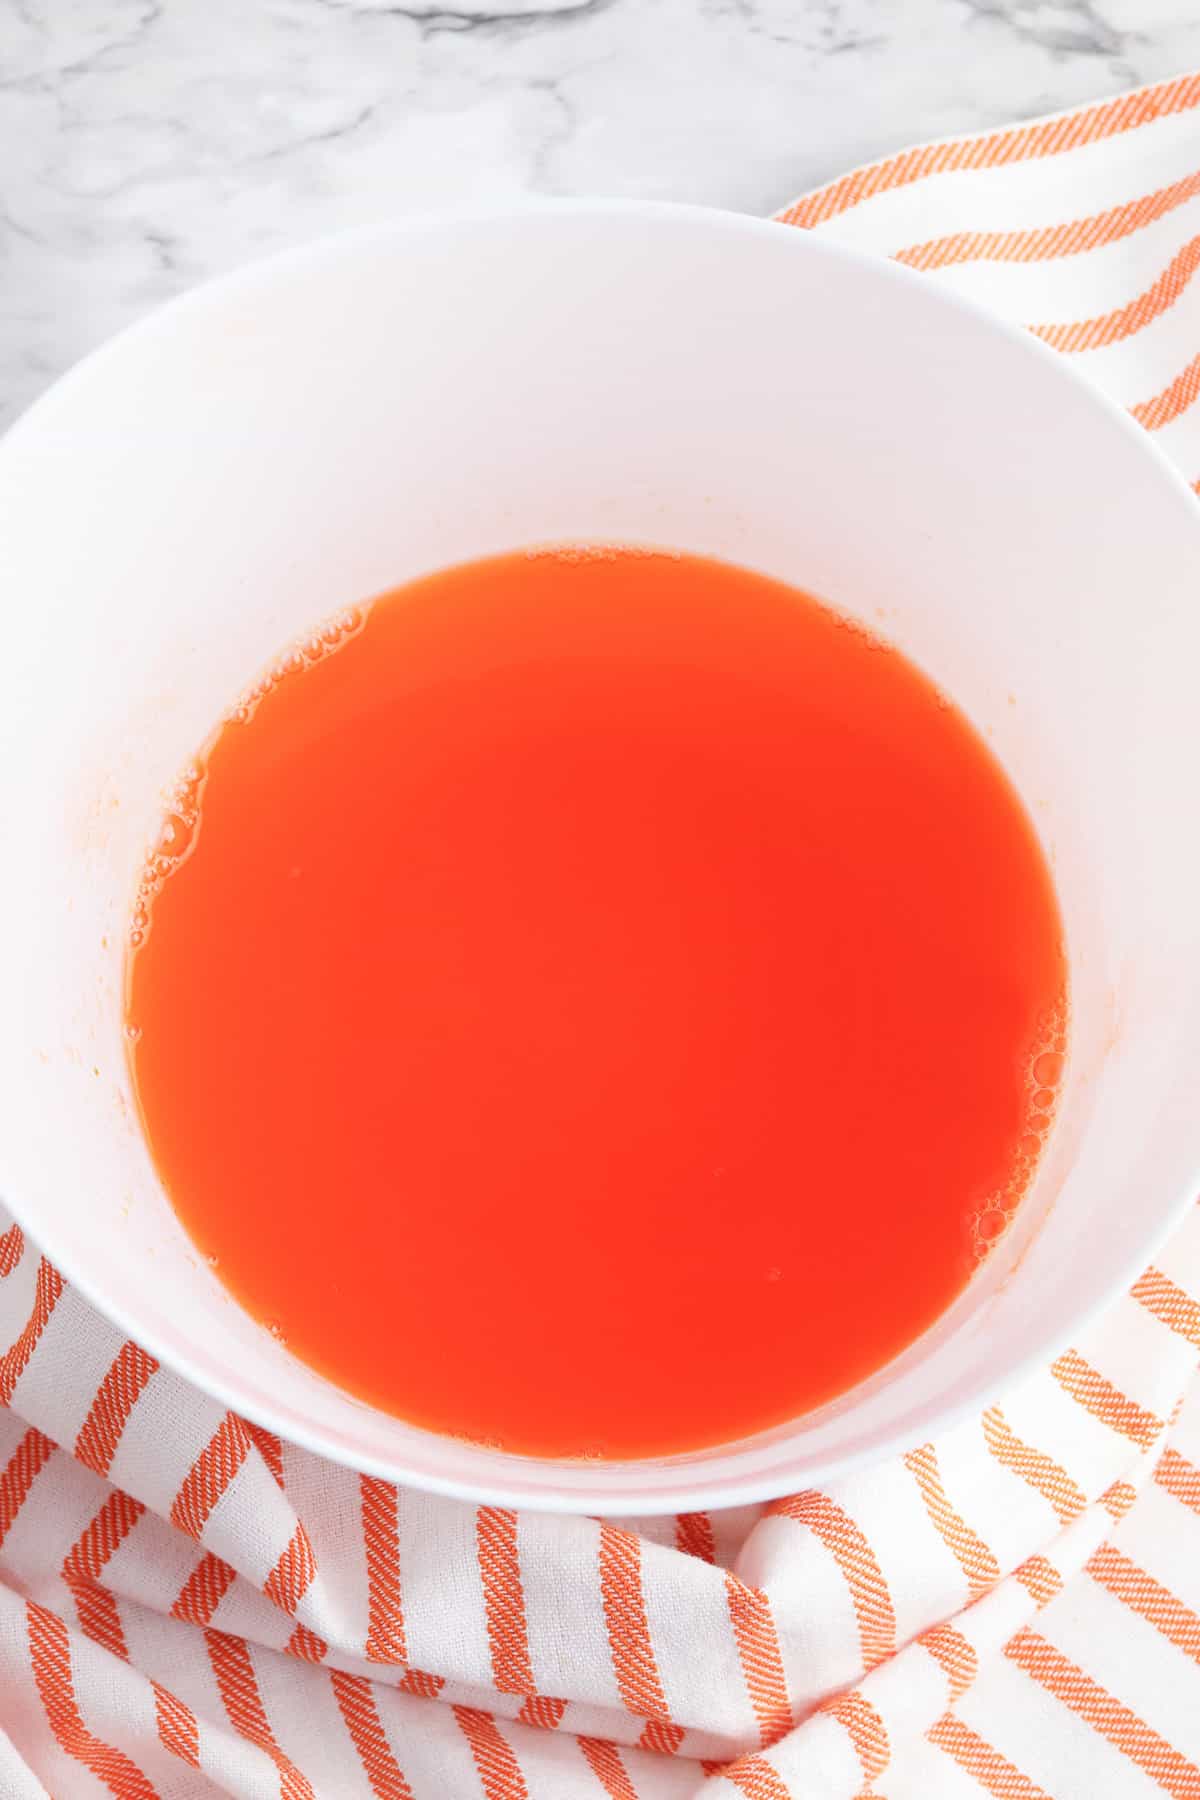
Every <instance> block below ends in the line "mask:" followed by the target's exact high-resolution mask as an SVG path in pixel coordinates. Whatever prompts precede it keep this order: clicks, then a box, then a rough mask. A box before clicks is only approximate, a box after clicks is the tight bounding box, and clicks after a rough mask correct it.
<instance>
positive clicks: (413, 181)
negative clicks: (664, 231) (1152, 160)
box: [0, 0, 1200, 422]
mask: <svg viewBox="0 0 1200 1800" xmlns="http://www.w3.org/2000/svg"><path fill="white" fill-rule="evenodd" d="M1194 65H1200V11H1198V10H1197V8H1196V7H1195V5H1194V0H508V3H506V0H445V3H444V4H443V3H439V0H408V3H406V4H399V3H397V0H0V422H3V421H7V420H9V419H11V418H12V417H13V416H15V415H16V414H17V413H18V412H19V411H20V410H21V409H22V407H23V406H25V405H26V404H27V403H28V402H29V401H30V400H31V399H32V398H33V397H34V396H35V395H36V394H37V393H38V392H39V391H40V389H41V388H43V387H44V386H45V385H46V384H47V383H48V382H49V381H51V380H52V379H53V378H54V377H55V376H56V375H57V374H58V373H59V372H60V371H61V370H62V369H64V368H66V367H67V366H68V365H69V364H70V363H71V362H73V361H74V360H75V359H76V358H77V357H78V356H80V355H81V354H82V353H83V352H84V351H86V350H87V349H89V348H91V347H92V346H93V345H94V344H96V343H98V342H99V341H100V340H101V339H103V338H104V337H106V336H108V335H109V334H110V333H111V332H113V331H115V330H117V329H118V328H119V327H121V326H122V325H125V324H127V323H129V322H130V321H131V320H133V319H135V318H137V317H138V316H139V315H140V314H141V313H143V312H144V311H146V310H147V308H149V307H150V306H152V305H153V304H155V303H156V302H157V301H160V300H162V299H165V298H167V297H168V296H169V295H171V294H174V293H177V292H179V291H180V290H181V289H183V288H186V287H188V286H190V285H192V284H193V283H195V282H197V281H199V280H201V279H202V278H203V277H205V276H206V275H209V274H213V273H216V272H218V271H220V270H223V269H227V268H230V267H232V266H234V265H235V264H237V263H239V262H242V261H245V260H246V259H248V258H250V257H252V256H256V255H261V254H263V253H264V252H266V251H269V250H272V249H276V248H279V247H281V246H284V245H288V244H292V243H296V242H299V241H301V240H303V239H305V238H308V237H312V236H314V235H316V234H318V233H321V232H326V231H330V230H333V229H336V228H338V227H341V226H347V225H353V224H360V223H365V222H371V221H376V220H380V219H386V218H388V217H391V216H395V215H397V214H401V213H404V212H410V211H413V210H419V209H424V208H428V207H430V206H439V205H448V204H455V203H460V204H469V203H471V202H480V201H484V202H486V201H494V200H497V199H504V198H505V197H509V196H514V195H520V194H523V193H529V192H535V193H541V194H621V195H640V196H646V197H653V198H660V199H678V200H693V201H700V202H703V203H706V204H712V205H721V206H731V207H737V208H741V209H743V210H746V211H751V212H760V213H762V212H768V211H770V210H771V209H772V208H774V207H776V206H778V205H780V204H781V203H782V202H783V201H785V200H787V199H788V198H789V197H791V196H792V195H794V194H796V193H798V192H800V191H801V190H803V189H804V188H805V187H808V186H811V185H813V184H814V183H816V182H818V181H821V180H823V179H825V178H827V177H828V176H830V175H833V174H835V173H838V172H840V171H841V170H843V169H845V168H846V167H848V166H851V165H853V164H855V163H858V162H862V161H864V160H865V159H867V158H869V157H872V156H875V155H878V154H880V153H882V152H884V151H887V150H890V149H893V148H897V147H899V146H901V145H903V144H906V143H910V142H913V141H915V140H919V139H921V138H926V137H934V136H941V135H945V134H947V133H952V132H959V131H970V130H976V129H981V128H984V127H987V126H990V125H993V124H997V123H999V122H1001V121H1004V120H1008V119H1011V118H1018V117H1028V116H1031V115H1033V114H1036V113H1039V112H1045V111H1048V110H1052V109H1054V108H1057V107H1063V106H1069V105H1073V104H1075V103H1077V102H1079V101H1083V100H1087V99H1092V98H1095V97H1097V96H1100V95H1103V94H1108V93H1112V92H1115V91H1117V90H1119V89H1121V88H1124V87H1129V86H1132V85H1135V84H1137V83H1140V82H1145V81H1153V80H1158V79H1161V78H1163V77H1166V76H1170V75H1175V74H1178V73H1181V72H1182V71H1183V70H1185V69H1188V68H1190V67H1192V66H1194Z"/></svg>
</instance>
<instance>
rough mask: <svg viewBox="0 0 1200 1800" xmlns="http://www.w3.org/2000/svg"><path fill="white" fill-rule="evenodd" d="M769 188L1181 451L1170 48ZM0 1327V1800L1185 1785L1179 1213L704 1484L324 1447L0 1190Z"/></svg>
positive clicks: (1188, 1678)
mask: <svg viewBox="0 0 1200 1800" xmlns="http://www.w3.org/2000/svg"><path fill="white" fill-rule="evenodd" d="M782 218H783V220H784V221H785V222H786V223H787V224H789V225H795V226H803V227H806V228H808V229H811V230H815V231H820V232H822V233H824V234H826V235H828V236H830V237H834V238H838V239H840V240H841V241H843V242H846V243H854V244H858V245H860V246H863V247H866V248H868V249H871V250H873V251H876V252H878V253H880V254H883V255H888V256H892V257H895V258H897V259H898V260H899V261H901V262H904V263H907V264H908V265H909V266H910V267H912V268H914V269H918V270H922V271H925V272H926V273H927V275H928V278H929V279H930V280H934V281H941V282H945V283H947V284H948V285H950V286H953V287H955V288H957V289H959V290H961V291H962V292H964V293H966V294H969V295H972V296H974V297H975V298H976V299H978V300H979V301H981V302H982V303H983V304H984V305H986V306H989V307H992V308H994V309H995V310H996V311H998V312H1000V313H1003V314H1004V315H1005V316H1006V317H1007V318H1009V319H1012V320H1015V321H1018V322H1019V323H1021V324H1023V325H1025V326H1027V327H1028V328H1029V329H1030V330H1032V331H1033V332H1035V333H1036V334H1037V335H1038V336H1039V337H1041V338H1043V339H1044V340H1045V341H1046V342H1047V343H1048V344H1051V345H1054V346H1055V347H1056V348H1057V349H1059V350H1060V351H1061V352H1062V353H1063V354H1064V355H1066V356H1070V357H1071V358H1072V360H1073V361H1074V363H1075V365H1076V367H1077V368H1078V369H1079V370H1080V371H1081V372H1082V373H1083V374H1085V375H1086V376H1088V377H1089V378H1090V379H1092V380H1094V381H1097V382H1099V383H1100V384H1101V385H1102V386H1103V387H1104V388H1106V389H1107V391H1108V392H1109V394H1111V395H1112V396H1113V397H1114V398H1116V399H1117V400H1118V401H1119V402H1120V403H1121V404H1122V405H1124V406H1126V407H1128V408H1129V409H1130V410H1131V411H1132V413H1133V414H1134V416H1135V417H1136V418H1137V419H1139V420H1140V421H1141V423H1142V424H1143V425H1144V426H1145V427H1146V429H1147V430H1148V431H1151V432H1153V433H1154V434H1155V436H1156V438H1157V440H1158V442H1159V443H1160V445H1161V446H1162V448H1163V449H1164V450H1165V451H1166V452H1167V453H1168V454H1169V455H1170V456H1171V457H1172V458H1173V459H1174V460H1175V462H1176V463H1177V464H1178V466H1179V467H1180V469H1181V470H1182V471H1183V473H1184V475H1185V477H1186V478H1187V479H1188V480H1189V481H1191V482H1197V481H1200V404H1197V401H1198V397H1200V283H1197V286H1196V290H1195V294H1194V295H1193V292H1192V289H1191V283H1192V281H1193V278H1194V277H1195V275H1196V273H1197V269H1198V268H1200V75H1196V76H1190V77H1187V78H1185V79H1181V80H1178V81H1173V82H1168V83H1165V84H1163V85H1160V86H1158V87H1155V88H1149V89H1146V90H1144V91H1142V92H1140V93H1137V94H1132V95H1128V96H1125V97H1122V98H1120V99H1116V100H1111V101H1106V102H1104V103H1102V104H1100V105H1096V106H1090V107H1086V108H1084V109H1082V110H1080V111H1076V112H1073V113H1069V114H1066V115H1064V116H1062V117H1060V118H1055V119H1049V120H1045V121H1041V122H1038V123H1035V124H1029V125H1022V126H1018V127H1014V128H1013V129H1011V130H1007V131H1002V132H998V133H993V134H989V135H987V136H984V137H976V138H966V139H959V140H955V141H952V142H947V143H940V144H936V145H932V146H928V147H926V148H923V149H919V150H910V151H906V152H904V153H903V154H902V155H899V156H896V157H891V158H889V159H887V160H886V161H884V162H882V163H878V164H876V165H874V166H873V167H871V168H868V169H863V170H859V171H857V172H855V173H854V174H852V175H848V176H846V177H844V178H843V179H841V180H839V181H835V182H833V183H832V184H831V185H829V186H828V187H825V188H822V189H821V190H820V191H819V192H818V193H815V194H810V195H808V196H807V197H805V198H804V199H802V200H799V201H797V202H796V203H795V204H794V205H793V206H791V207H789V208H788V209H787V211H786V212H785V213H784V214H783V215H782ZM1197 603H1198V604H1200V595H1198V596H1197ZM0 1347H2V1348H0V1796H3V1800H23V1797H24V1796H30V1797H32V1796H40V1795H44V1794H47V1793H49V1794H52V1795H56V1796H64V1797H66V1800H73V1797H74V1796H76V1795H79V1796H91V1795H104V1794H111V1795H115V1796H118V1797H119V1800H151V1797H153V1796H161V1797H162V1800H199V1797H200V1796H213V1795H234V1796H242V1797H244V1800H252V1797H253V1800H257V1797H259V1796H272V1797H274V1796H284V1797H285V1800H312V1797H317V1800H326V1797H329V1800H357V1797H361V1800H369V1796H372V1795H373V1796H376V1797H377V1800H605V1796H607V1797H608V1800H684V1797H687V1800H692V1797H694V1796H697V1795H699V1794H701V1793H704V1794H705V1795H711V1796H713V1800H722V1797H725V1800H733V1796H735V1795H742V1796H745V1800H789V1796H790V1797H791V1800H854V1797H856V1796H865V1795H871V1796H875V1797H876V1800H885V1797H886V1800H930V1796H935V1797H937V1796H945V1800H980V1796H983V1795H994V1796H999V1797H1001V1800H1045V1797H1046V1796H1051V1797H1052V1800H1097V1797H1098V1796H1116V1797H1118V1800H1150V1797H1151V1796H1154V1795H1158V1794H1162V1793H1164V1792H1165V1793H1166V1794H1168V1795H1171V1796H1174V1797H1175V1800H1184V1797H1185V1796H1188V1797H1191V1796H1195V1797H1197V1800H1200V1387H1198V1386H1197V1384H1196V1383H1195V1382H1194V1379H1193V1378H1194V1375H1195V1370H1196V1365H1197V1361H1198V1359H1200V1212H1198V1213H1196V1214H1194V1215H1193V1216H1192V1218H1191V1219H1190V1220H1189V1221H1188V1223H1187V1224H1186V1225H1185V1226H1184V1227H1183V1229H1182V1230H1181V1231H1180V1232H1179V1233H1178V1235H1177V1236H1176V1237H1175V1239H1174V1241H1173V1242H1172V1243H1171V1244H1170V1245H1169V1247H1168V1248H1167V1249H1166V1250H1165V1251H1164V1253H1163V1254H1162V1255H1161V1256H1160V1258H1159V1260H1158V1262H1157V1263H1156V1265H1155V1266H1154V1267H1153V1268H1150V1269H1148V1270H1147V1271H1146V1272H1145V1274H1144V1275H1142V1277H1141V1278H1140V1280H1139V1281H1138V1282H1137V1284H1136V1286H1135V1287H1134V1288H1133V1290H1132V1292H1131V1294H1130V1295H1129V1296H1128V1297H1127V1298H1126V1299H1125V1300H1123V1301H1122V1302H1121V1303H1120V1304H1119V1305H1118V1306H1117V1307H1115V1308H1114V1310H1113V1311H1112V1312H1111V1314H1109V1315H1108V1316H1107V1317H1106V1318H1105V1319H1103V1320H1102V1321H1101V1322H1100V1323H1098V1324H1097V1325H1096V1326H1094V1327H1093V1328H1092V1329H1091V1330H1090V1331H1089V1332H1088V1333H1086V1334H1085V1335H1084V1336H1083V1337H1082V1338H1081V1339H1080V1341H1079V1342H1078V1343H1077V1345H1076V1346H1075V1347H1074V1348H1073V1349H1071V1350H1069V1351H1067V1352H1066V1353H1065V1354H1064V1355H1063V1356H1061V1357H1059V1359H1058V1360H1057V1362H1055V1363H1054V1364H1053V1366H1052V1367H1050V1368H1047V1369H1045V1370H1043V1371H1042V1372H1041V1373H1039V1374H1038V1375H1037V1376H1036V1377H1035V1378H1034V1379H1032V1380H1030V1381H1028V1382H1026V1383H1025V1384H1024V1385H1023V1386H1021V1387H1018V1388H1016V1389H1015V1390H1013V1391H1012V1392H1010V1393H1008V1394H1006V1395H1005V1396H1004V1397H1003V1400H1002V1403H1001V1404H999V1405H996V1406H992V1407H989V1408H988V1410H987V1411H986V1412H984V1413H983V1414H982V1415H981V1416H980V1417H978V1418H974V1419H971V1420H969V1421H968V1422H967V1423H966V1424H964V1425H961V1426H960V1427H958V1428H957V1429H956V1430H954V1431H953V1432H951V1433H949V1434H947V1435H946V1436H945V1437H944V1438H942V1439H939V1440H938V1441H937V1442H936V1443H924V1444H917V1445H914V1446H913V1447H912V1448H911V1449H910V1450H909V1451H908V1453H907V1454H906V1455H904V1456H903V1457H901V1458H899V1459H897V1460H895V1461H892V1462H888V1463H885V1464H883V1465H880V1466H878V1467H876V1468H873V1469H871V1470H869V1471H867V1472H865V1473H860V1474H857V1475H855V1476H853V1477H852V1478H850V1479H847V1480H845V1481H839V1482H835V1483H832V1484H830V1486H829V1487H827V1488H823V1489H810V1490H808V1491H806V1492H804V1493H799V1494H794V1495H792V1496H790V1497H789V1498H786V1499H784V1500H780V1501H776V1502H774V1503H773V1504H771V1505H770V1506H768V1507H766V1508H748V1509H742V1510H740V1511H738V1512H735V1513H718V1514H713V1515H708V1514H704V1513H693V1514H687V1515H684V1516H681V1517H678V1518H668V1519H659V1520H653V1521H639V1520H622V1521H607V1522H604V1523H600V1522H597V1521H595V1520H592V1519H579V1518H551V1517H543V1516H533V1515H528V1516H527V1515H518V1514H515V1513H512V1512H509V1511H507V1510H504V1509H502V1508H496V1507H480V1508H475V1507H471V1506H468V1505H463V1504H458V1503H454V1502H451V1501H447V1500H441V1499H433V1498H431V1497H429V1496H427V1495H424V1494H420V1493H416V1492H410V1491H407V1490H403V1489H401V1490H397V1489H396V1488H394V1487H392V1486H391V1485H390V1484H389V1483H387V1482H384V1481H380V1480H378V1479H375V1478H372V1477H367V1476H359V1475H358V1474H356V1473H354V1472H353V1471H351V1470H347V1469H342V1468H338V1467H335V1466H333V1465H331V1464H328V1463H324V1462H322V1461H320V1460H319V1459H317V1458H315V1457H314V1456H312V1455H310V1454H308V1453H306V1452H305V1451H302V1450H298V1449H296V1448H294V1447H293V1446H291V1445H289V1444H286V1443H281V1442H279V1440H278V1439H276V1438H274V1437H272V1436H271V1435H270V1434H269V1433H266V1432H264V1431H262V1430H261V1429H258V1428H256V1427H254V1426H252V1425H249V1424H247V1423H246V1422H245V1421H243V1420H241V1419H239V1418H237V1417H235V1416H233V1415H231V1414H229V1413H226V1412H224V1411H223V1410H222V1408H221V1407H219V1406H218V1405H217V1404H216V1403H215V1402H213V1401H211V1400H209V1399H207V1398H206V1397H205V1396H204V1395H203V1394H200V1393H198V1392H196V1391H195V1390H194V1389H192V1388H189V1387H188V1386H187V1384H186V1383H184V1382H183V1381H181V1380H179V1379H178V1378H177V1377H176V1376H174V1375H173V1374H171V1373H170V1372H169V1371H168V1370H166V1369H160V1368H159V1367H158V1366H157V1365H156V1364H155V1362H154V1360H153V1358H151V1357H149V1356H148V1355H146V1354H145V1352H143V1351H142V1350H141V1349H139V1347H138V1346H137V1345H136V1344H133V1343H128V1342H124V1341H122V1339H121V1338H120V1336H119V1335H118V1334H117V1333H116V1332H115V1331H114V1330H113V1329H112V1328H111V1327H110V1326H108V1325H107V1324H106V1323H105V1321H104V1320H103V1319H101V1318H100V1317H98V1316H97V1315H96V1314H95V1313H93V1312H92V1311H91V1310H90V1308H89V1307H88V1306H87V1305H86V1304H85V1303H84V1302H83V1301H82V1300H81V1299H80V1298H79V1297H78V1296H77V1295H76V1294H75V1293H73V1292H72V1291H71V1290H70V1289H69V1288H68V1287H66V1286H65V1284H64V1283H63V1281H62V1280H61V1278H60V1277H59V1275H58V1274H57V1272H56V1271H55V1270H54V1269H53V1268H52V1267H51V1266H50V1265H49V1264H48V1263H47V1262H46V1261H45V1259H44V1258H42V1257H41V1256H40V1255H39V1253H38V1250H37V1248H36V1246H35V1245H34V1244H32V1243H30V1242H29V1241H28V1240H27V1239H26V1238H25V1237H24V1236H23V1234H22V1232H21V1231H20V1229H19V1228H18V1227H17V1226H15V1225H9V1224H8V1221H7V1220H5V1219H0Z"/></svg>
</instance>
